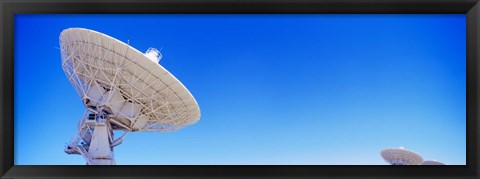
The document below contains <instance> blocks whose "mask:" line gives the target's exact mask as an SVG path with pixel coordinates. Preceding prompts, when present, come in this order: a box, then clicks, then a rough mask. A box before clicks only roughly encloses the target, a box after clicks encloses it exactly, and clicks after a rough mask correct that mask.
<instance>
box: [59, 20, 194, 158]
mask: <svg viewBox="0 0 480 179" xmlns="http://www.w3.org/2000/svg"><path fill="white" fill-rule="evenodd" d="M60 49H61V56H62V68H63V70H64V72H65V74H66V76H67V78H68V80H69V81H70V83H71V84H72V85H73V86H74V88H75V90H76V91H77V93H78V94H79V96H80V98H81V100H82V102H83V104H84V105H85V107H86V110H85V113H84V115H83V117H82V118H81V119H80V121H79V125H78V135H76V136H74V137H73V138H72V140H71V141H70V143H69V144H68V146H67V147H66V149H65V152H66V153H68V154H81V155H83V156H84V158H85V159H86V161H87V164H89V165H112V164H115V160H114V156H113V147H115V146H117V145H119V144H120V143H121V142H122V139H123V137H124V136H125V135H126V134H127V133H128V132H143V131H145V132H172V131H176V130H178V129H181V128H183V127H185V126H188V125H191V124H194V123H195V122H197V121H198V120H199V119H200V109H199V107H198V104H197V102H196V101H195V99H194V97H193V96H192V94H191V93H190V92H189V91H188V90H187V88H185V86H184V85H183V84H182V83H181V82H180V81H179V80H177V78H175V77H174V76H173V75H172V74H171V73H170V72H168V71H167V70H166V69H165V68H163V67H162V66H161V65H159V64H158V62H159V61H160V59H161V58H162V54H161V53H160V52H159V51H158V50H157V49H154V48H150V49H148V50H147V52H146V53H145V54H144V53H141V52H140V51H138V50H136V49H134V48H133V47H131V46H129V45H127V44H125V43H123V42H121V41H119V40H117V39H114V38H112V37H110V36H108V35H105V34H102V33H99V32H96V31H93V30H88V29H83V28H69V29H65V30H64V31H62V33H61V34H60ZM113 130H123V131H125V134H124V135H122V136H121V137H119V138H117V139H114V138H113V132H112V131H113Z"/></svg>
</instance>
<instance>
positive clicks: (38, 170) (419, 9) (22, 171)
mask: <svg viewBox="0 0 480 179" xmlns="http://www.w3.org/2000/svg"><path fill="white" fill-rule="evenodd" d="M0 12H1V17H0V18H1V19H0V29H1V31H0V32H1V36H0V41H1V44H0V54H1V58H2V61H1V67H0V68H1V72H0V79H1V81H0V86H1V88H0V99H1V106H2V107H1V108H0V114H1V119H0V121H1V125H0V176H1V177H2V178H30V177H38V178H52V177H61V178H67V177H70V178H73V177H75V178H78V177H88V178H91V177H104V178H109V177H115V178H125V177H127V178H133V177H136V178H138V177H142V178H150V177H155V178H160V177H164V178H172V177H179V178H207V177H208V178H213V177H220V178H232V177H233V178H252V177H255V178H257V177H264V178H280V177H281V178H283V177H288V178H290V177H295V178H298V177H302V178H310V177H316V178H325V177H330V178H331V177H335V178H338V177H345V178H352V177H355V178H364V177H365V178H366V177H368V178H372V177H374V178H389V177H402V178H407V177H408V178H411V177H421V178H439V177H444V178H479V177H480V168H479V167H480V166H479V159H480V157H479V153H480V151H479V144H480V125H479V124H480V123H479V122H478V117H479V113H480V108H479V107H480V105H479V102H480V100H479V97H480V95H479V88H478V87H479V86H478V85H479V82H480V74H479V72H478V69H479V67H480V66H479V65H480V63H479V61H480V56H479V47H480V46H479V44H480V3H479V0H436V1H432V0H297V1H296V0H257V1H255V0H243V1H242V0H203V1H202V2H199V1H197V0H139V1H135V0H116V1H115V0H102V1H95V0H85V1H81V0H70V1H68V0H43V1H35V0H4V1H0ZM46 13H49V14H132V13H135V14H151V13H158V14H167V13H174V14H296V13H299V14H310V13H319V14H328V13H332V14H364V13H369V14H397V13H398V14H466V21H467V74H466V75H467V84H466V85H467V115H466V116H467V135H466V136H467V151H466V155H467V156H466V157H467V165H466V166H454V165H447V166H396V167H391V166H364V165H357V166H351V165H344V166H342V165H319V166H310V165H300V166H298V165H294V166H287V165H237V166H236V165H209V166H185V165H182V166H114V167H113V166H57V165H54V166H25V165H20V166H15V165H14V163H13V162H14V159H13V152H14V148H13V147H14V140H13V137H14V131H13V130H14V128H13V116H14V114H13V106H14V105H13V104H14V101H13V92H14V90H13V85H14V84H13V75H14V73H13V70H14V68H13V64H14V62H13V60H14V50H13V47H14V41H13V40H14V34H13V33H14V15H15V14H46Z"/></svg>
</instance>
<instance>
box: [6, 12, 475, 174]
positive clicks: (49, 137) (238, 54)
mask: <svg viewBox="0 0 480 179" xmlns="http://www.w3.org/2000/svg"><path fill="white" fill-rule="evenodd" d="M70 27H83V28H88V29H92V30H95V31H99V32H102V33H105V34H108V35H110V36H112V37H114V38H117V39H119V40H121V41H123V42H127V41H129V43H130V45H131V46H133V47H134V48H137V49H139V50H140V51H145V50H147V49H148V48H149V47H156V48H162V47H163V49H162V53H163V59H162V61H161V62H160V64H161V65H163V66H164V67H165V68H166V69H168V70H169V71H170V72H171V73H172V74H173V75H175V76H176V77H177V78H178V79H179V80H180V81H181V82H182V83H183V84H184V85H185V86H186V87H187V88H188V89H189V90H190V92H191V93H192V94H193V96H194V97H195V98H196V100H197V102H198V104H199V106H200V109H201V116H202V117H201V119H200V121H199V122H198V123H196V124H194V125H192V126H189V127H187V128H184V129H182V130H180V131H177V132H173V133H155V132H138V133H131V134H129V135H127V136H126V139H125V141H124V143H123V144H121V145H119V146H118V147H116V148H115V157H116V161H117V164H120V165H122V164H123V165H129V164H153V165H155V164H160V165H163V164H166V165H169V164H200V165H201V164H321V165H350V164H353V165H363V164H366V165H384V164H386V163H385V162H384V161H383V159H382V158H381V157H380V155H379V152H380V151H381V150H382V149H384V148H391V147H400V146H404V147H405V148H407V149H410V150H412V151H415V152H417V153H418V154H420V155H422V156H423V157H424V158H425V159H436V160H439V161H442V162H446V163H447V164H460V165H464V164H465V163H466V162H465V160H466V157H465V150H466V134H465V133H466V119H465V107H466V106H465V102H466V101H465V95H466V94H465V90H466V86H465V84H466V82H465V80H466V77H465V73H466V71H465V67H466V63H465V60H466V55H465V53H466V47H465V45H466V39H465V15H173V14H172V15H16V16H15V106H14V107H15V146H14V147H15V165H44V164H49V165H50V164H54V165H56V164H59V165H64V164H67V165H68V164H73V165H84V164H85V161H84V159H83V158H82V157H81V156H79V155H67V154H65V153H64V152H63V149H64V146H65V144H66V143H67V142H68V141H69V140H70V138H71V137H72V136H73V135H74V133H75V132H76V125H77V121H78V120H79V118H80V117H81V116H82V114H83V111H84V106H83V105H82V103H81V101H80V99H79V96H78V95H77V93H76V92H75V90H74V89H73V87H72V86H71V84H70V83H69V81H68V80H67V78H66V77H65V74H64V73H63V71H62V68H61V64H60V61H61V59H60V50H59V42H58V38H59V35H60V32H61V31H62V30H63V29H66V28H70ZM117 136H118V135H117Z"/></svg>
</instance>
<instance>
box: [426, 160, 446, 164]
mask: <svg viewBox="0 0 480 179" xmlns="http://www.w3.org/2000/svg"><path fill="white" fill-rule="evenodd" d="M421 165H446V164H445V163H442V162H439V161H436V160H425V161H423V162H422V164H421Z"/></svg>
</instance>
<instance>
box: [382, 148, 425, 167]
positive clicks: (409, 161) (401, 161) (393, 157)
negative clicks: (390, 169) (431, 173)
mask: <svg viewBox="0 0 480 179" xmlns="http://www.w3.org/2000/svg"><path fill="white" fill-rule="evenodd" d="M380 155H381V156H382V157H383V159H384V160H385V161H386V162H388V163H389V164H391V165H420V164H421V163H422V162H423V158H422V157H421V156H420V155H418V154H416V153H414V152H412V151H409V150H407V149H404V148H403V147H400V148H388V149H384V150H382V151H381V152H380Z"/></svg>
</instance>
